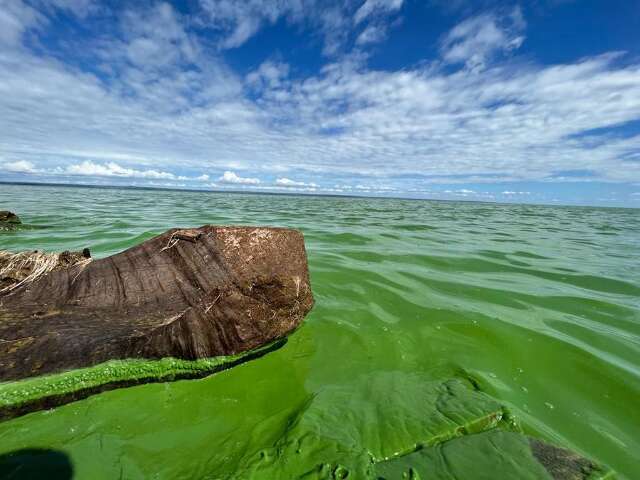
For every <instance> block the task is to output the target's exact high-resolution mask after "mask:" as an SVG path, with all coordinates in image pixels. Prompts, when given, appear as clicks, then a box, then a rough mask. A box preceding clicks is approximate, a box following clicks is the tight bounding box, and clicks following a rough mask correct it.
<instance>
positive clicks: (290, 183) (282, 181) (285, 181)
mask: <svg viewBox="0 0 640 480" xmlns="http://www.w3.org/2000/svg"><path fill="white" fill-rule="evenodd" d="M276 185H278V186H281V187H313V188H315V187H317V186H318V185H316V184H315V183H306V182H298V181H295V180H291V179H290V178H286V177H280V178H278V179H276Z"/></svg>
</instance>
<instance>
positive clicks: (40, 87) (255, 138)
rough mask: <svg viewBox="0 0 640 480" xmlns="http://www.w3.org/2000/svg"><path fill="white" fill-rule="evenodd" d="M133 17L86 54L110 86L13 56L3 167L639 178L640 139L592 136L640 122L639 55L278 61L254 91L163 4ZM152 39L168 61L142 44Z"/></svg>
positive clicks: (368, 180) (40, 58)
mask: <svg viewBox="0 0 640 480" xmlns="http://www.w3.org/2000/svg"><path fill="white" fill-rule="evenodd" d="M15 5H17V3H15ZM333 12H334V13H333V14H331V15H330V14H329V13H327V12H324V11H323V12H322V14H323V15H325V14H326V19H325V20H326V22H327V25H332V26H331V28H336V29H342V28H343V21H344V18H347V19H348V23H349V24H350V25H351V29H352V30H351V34H355V33H357V32H359V31H360V30H361V29H366V28H367V27H368V26H370V25H373V24H372V23H368V22H371V21H372V19H375V18H377V17H376V15H371V16H367V17H366V18H365V20H363V21H362V25H361V26H359V27H358V29H357V30H353V16H345V15H346V14H345V12H344V11H342V10H335V11H333ZM336 12H337V13H336ZM332 15H333V17H332ZM486 15H488V17H487V16H486ZM486 15H485V17H483V18H485V19H487V18H493V20H492V21H493V23H494V26H495V28H496V29H498V30H499V31H501V32H502V34H499V35H498V36H497V37H496V38H505V39H507V43H508V41H509V39H513V38H517V37H518V36H519V35H520V33H518V32H520V31H521V27H519V28H516V27H515V26H511V27H505V26H504V22H505V21H504V20H500V19H499V17H498V16H496V15H490V14H486ZM512 16H513V14H512ZM121 17H122V18H121V24H120V27H121V30H122V31H121V32H120V33H119V35H120V36H119V37H118V38H117V39H115V40H114V39H111V41H110V42H106V43H104V42H98V44H97V45H91V44H87V45H86V46H85V45H83V48H85V47H86V48H85V50H84V54H86V56H87V58H88V59H89V60H95V61H96V64H98V63H99V64H101V65H102V64H104V65H106V67H105V72H106V73H104V75H106V77H107V79H106V80H105V78H103V77H102V76H97V75H93V74H91V73H90V72H82V71H79V70H78V68H77V67H75V66H73V65H66V64H65V63H63V62H62V61H60V60H57V59H56V58H53V57H52V56H51V55H47V51H46V50H44V51H39V52H38V53H37V54H36V53H35V52H31V51H30V50H29V49H28V45H27V44H26V43H25V44H23V45H22V46H21V47H20V48H17V47H16V48H13V47H11V48H2V49H0V132H2V135H1V136H0V153H1V154H2V158H3V161H9V160H14V159H20V160H21V161H24V162H29V163H30V164H31V165H37V166H38V170H39V172H40V173H41V172H50V173H52V174H54V173H57V174H61V175H66V174H68V172H69V171H68V170H67V169H70V171H71V172H74V171H75V173H73V174H75V175H97V176H107V177H112V178H113V177H121V178H132V177H133V178H139V179H140V181H141V182H142V181H147V180H152V179H154V176H156V177H157V176H158V175H160V176H161V177H159V178H162V179H165V180H167V181H169V180H170V181H179V180H180V179H179V178H178V176H177V175H178V173H176V172H178V171H179V172H180V173H182V172H198V173H190V175H192V176H193V179H195V178H198V177H197V175H199V172H202V171H209V172H224V171H227V172H228V173H229V175H233V176H232V177H230V178H231V180H230V182H225V183H223V182H224V181H225V180H224V177H225V176H224V175H223V176H222V177H221V180H220V183H221V184H223V185H239V184H240V185H247V186H248V187H250V186H252V185H253V186H255V187H256V188H263V187H265V188H266V186H267V185H268V184H267V183H265V182H262V183H261V182H260V181H259V179H258V178H249V179H243V178H242V177H240V176H238V175H237V174H236V173H234V172H256V176H260V177H262V175H263V173H264V174H265V175H267V174H268V175H282V178H287V179H290V178H294V179H295V178H313V179H314V180H315V181H317V182H318V184H320V185H324V184H327V185H328V184H329V183H328V182H331V184H334V183H336V184H337V185H340V186H339V187H336V189H340V190H344V191H359V190H361V189H357V190H356V189H355V187H353V188H351V189H350V187H348V186H344V188H342V187H343V185H342V184H349V183H353V184H355V183H357V182H360V181H362V185H363V186H365V187H366V188H370V189H371V191H373V188H374V187H373V185H376V184H377V183H378V182H381V181H384V182H388V183H389V186H390V187H391V188H396V189H397V190H398V191H400V192H402V191H410V190H411V191H414V190H415V191H419V192H424V191H425V185H427V184H433V183H438V184H465V185H469V184H470V183H472V182H473V183H483V182H499V181H510V182H515V181H518V180H527V181H529V180H545V181H548V179H549V177H550V175H552V174H553V172H555V171H562V170H578V169H583V170H590V171H592V172H594V175H593V177H590V178H589V180H590V181H592V180H594V179H595V180H605V181H618V182H634V181H635V182H639V181H640V163H639V162H637V161H636V160H634V159H637V158H638V157H637V151H638V147H637V146H638V144H640V136H639V135H627V136H611V135H603V134H594V133H593V132H592V131H594V130H596V131H597V129H607V128H610V127H615V126H616V125H620V124H624V123H625V122H631V121H634V120H636V119H638V118H640V62H638V60H637V59H635V58H633V57H621V56H620V54H608V55H603V56H597V57H592V58H584V59H581V60H579V61H575V62H570V63H566V64H557V65H536V64H534V63H531V62H530V63H528V64H527V65H523V64H517V63H516V64H510V65H505V64H501V63H500V62H499V60H500V56H499V55H497V52H500V51H502V50H500V48H498V47H495V48H498V50H495V48H494V49H493V50H491V49H489V50H488V52H489V53H486V52H487V50H486V49H485V50H482V48H484V47H482V48H481V50H482V51H483V52H485V53H483V57H482V61H483V63H482V66H483V68H475V69H474V70H473V72H472V71H470V70H469V69H468V68H465V67H463V68H459V69H458V68H457V67H456V65H454V64H448V65H447V68H446V69H442V68H439V67H440V66H441V65H439V64H438V62H435V63H431V64H428V63H422V64H417V65H414V66H411V67H406V68H404V69H402V70H398V71H382V70H380V71H378V70H374V69H372V68H370V67H368V66H367V64H366V61H365V60H366V57H365V56H362V55H361V56H359V55H357V54H351V55H349V56H343V57H339V58H338V59H334V61H332V62H331V63H327V64H326V65H325V66H324V67H323V68H322V69H321V71H320V72H319V73H316V74H309V75H306V76H299V72H295V71H291V70H292V69H290V68H289V67H288V66H287V65H285V64H284V63H282V62H278V61H276V60H270V61H268V62H265V63H264V64H262V65H261V66H260V67H258V68H257V69H256V71H255V72H252V73H250V74H249V75H247V76H246V77H244V78H241V77H239V76H238V75H236V74H234V73H233V72H232V71H231V70H230V69H229V68H228V67H226V66H225V64H224V63H223V62H222V60H220V58H219V57H218V56H217V55H215V54H213V55H212V54H211V52H210V51H207V50H206V49H204V48H203V47H202V44H201V43H200V40H199V39H198V37H197V36H196V35H195V34H194V33H193V31H190V30H189V29H188V25H187V24H188V21H189V19H187V18H185V17H183V16H181V15H180V14H179V13H178V12H176V11H174V10H172V9H169V8H166V7H157V6H156V7H153V9H151V10H148V11H147V10H135V11H127V12H125V13H122V14H121ZM476 18H478V17H476ZM331 19H333V20H331ZM318 21H319V20H318ZM145 22H146V23H145ZM332 22H333V23H332ZM508 22H510V23H508V25H512V24H513V25H515V24H517V23H518V22H517V21H516V20H514V19H510V20H509V21H508ZM21 25H27V23H24V22H23V23H22V24H21ZM375 25H378V23H375ZM478 25H479V24H478ZM21 28H22V27H21ZM24 28H27V27H24ZM24 28H23V29H22V30H19V31H20V32H25V31H27V30H24ZM28 28H34V27H28ZM327 28H330V27H329V26H327ZM456 28H458V27H456ZM465 29H466V30H465ZM465 29H458V30H457V32H458V33H457V34H456V35H451V37H452V38H455V40H454V41H453V42H452V43H451V47H453V46H454V45H457V44H465V42H467V40H468V39H470V38H475V37H474V34H473V32H476V33H477V32H479V31H481V30H482V28H480V27H477V28H476V27H474V28H471V27H469V25H468V24H467V27H465ZM462 30H465V31H467V32H471V33H468V34H465V35H462V34H461V33H460V32H461V31H462ZM327 31H329V30H327ZM354 32H355V33H354ZM0 35H2V33H0ZM12 35H13V34H12ZM483 35H486V34H482V35H481V37H482V36H483ZM500 35H502V37H501V36H500ZM23 37H24V34H23V33H19V34H18V37H15V38H17V40H16V41H18V42H19V41H20V39H21V38H23ZM12 38H13V37H12ZM352 38H353V37H352ZM483 38H493V37H491V35H487V36H486V37H483ZM144 39H147V40H149V41H151V42H152V43H153V44H154V45H160V46H161V48H160V49H159V50H158V51H160V52H164V54H163V55H159V54H156V53H154V52H155V51H156V50H154V49H153V48H150V50H149V51H146V53H145V51H144V49H139V50H136V49H138V47H135V46H134V47H132V45H134V44H135V43H136V41H138V40H144ZM485 44H491V45H499V44H500V42H495V41H494V42H493V43H492V42H487V41H485V43H484V44H481V46H482V45H485ZM41 48H46V45H45V46H43V47H41ZM96 49H97V50H96ZM445 51H448V50H445ZM132 52H133V53H132ZM92 55H94V56H93V57H92ZM460 58H461V59H462V58H465V60H461V61H464V62H466V61H467V60H466V57H465V56H464V55H462V56H461V57H460ZM89 60H88V61H89ZM473 65H476V66H477V65H478V64H477V62H476V63H473V64H472V65H471V66H473ZM107 67H108V68H107ZM109 71H112V73H109ZM252 85H258V87H257V88H255V89H253V88H247V87H249V86H252ZM256 97H257V98H256ZM43 119H46V120H43ZM590 132H591V133H590ZM212 152H215V155H212ZM634 155H636V156H635V157H634ZM112 165H115V167H113V166H112ZM56 167H59V169H58V170H56ZM79 172H92V173H79ZM136 172H137V173H136ZM145 172H147V173H145ZM151 172H155V173H151ZM127 175H129V177H127ZM136 175H137V176H138V177H136ZM171 175H173V176H174V177H175V178H171V177H170V176H171ZM216 175H218V174H216ZM285 176H286V177H285ZM190 178H191V177H190ZM353 178H358V179H362V180H353ZM143 179H144V180H143ZM156 179H157V178H156ZM236 179H240V181H237V180H236ZM316 179H317V180H316ZM243 180H249V182H245V183H241V182H242V181H243ZM251 180H253V181H255V182H254V183H251V182H250V181H251ZM577 180H578V179H576V178H574V179H571V178H567V179H565V181H577ZM200 181H203V182H208V180H207V179H204V177H201V178H200ZM292 181H295V180H292ZM276 182H277V180H276ZM216 183H217V182H216ZM273 186H274V187H282V188H293V187H291V186H284V185H277V184H276V185H273ZM367 186H370V187H367ZM299 187H300V188H306V187H305V186H299ZM309 188H314V187H311V186H309ZM318 188H319V189H320V187H318ZM449 188H455V187H449ZM503 188H506V187H503ZM509 188H512V187H509ZM412 189H413V190H412ZM501 190H502V189H501ZM501 190H500V191H501ZM452 191H453V190H452ZM480 193H482V192H480ZM469 195H472V194H469Z"/></svg>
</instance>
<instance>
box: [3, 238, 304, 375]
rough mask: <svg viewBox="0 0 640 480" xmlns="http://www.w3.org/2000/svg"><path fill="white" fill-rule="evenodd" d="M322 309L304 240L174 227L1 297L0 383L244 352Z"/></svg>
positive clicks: (274, 337)
mask: <svg viewBox="0 0 640 480" xmlns="http://www.w3.org/2000/svg"><path fill="white" fill-rule="evenodd" d="M312 306H313V296H312V294H311V288H310V285H309V275H308V270H307V259H306V253H305V248H304V240H303V237H302V234H301V233H299V232H297V231H295V230H289V229H282V228H255V227H216V226H204V227H201V228H197V229H189V230H170V231H168V232H166V233H164V234H162V235H160V236H157V237H155V238H153V239H151V240H148V241H146V242H144V243H142V244H140V245H138V246H135V247H133V248H130V249H128V250H126V251H124V252H122V253H119V254H117V255H113V256H111V257H108V258H103V259H99V260H93V261H86V262H80V263H78V264H75V265H72V266H69V267H68V268H64V269H57V270H54V271H51V272H49V273H46V274H44V275H41V276H39V277H38V278H36V279H34V280H33V281H30V282H26V283H23V284H22V285H20V286H19V287H18V288H15V289H13V290H10V291H8V292H5V293H3V294H0V381H12V380H19V379H24V378H28V377H34V376H38V375H42V374H50V373H57V372H63V371H67V370H71V369H76V368H81V367H89V366H92V365H96V364H99V363H101V362H105V361H108V360H118V359H131V358H145V359H159V358H165V357H174V358H178V359H187V360H191V359H200V358H208V357H215V356H220V355H231V354H237V353H239V352H245V351H249V350H251V349H254V348H256V347H259V346H262V345H264V344H267V343H269V342H272V341H274V340H276V339H278V338H282V337H284V336H286V335H287V334H288V333H290V332H291V331H292V330H294V329H295V328H296V327H297V326H298V325H299V324H300V322H301V321H302V319H303V318H304V316H305V315H306V314H307V312H309V310H310V309H311V307H312Z"/></svg>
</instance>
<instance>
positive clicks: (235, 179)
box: [218, 171, 261, 185]
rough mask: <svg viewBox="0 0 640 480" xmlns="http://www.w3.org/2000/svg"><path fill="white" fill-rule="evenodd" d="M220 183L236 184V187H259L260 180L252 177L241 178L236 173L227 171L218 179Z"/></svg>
mask: <svg viewBox="0 0 640 480" xmlns="http://www.w3.org/2000/svg"><path fill="white" fill-rule="evenodd" d="M218 181H219V182H220V183H227V184H234V185H258V184H259V183H261V182H260V179H258V178H251V177H241V176H239V175H237V174H236V173H235V172H230V171H226V172H224V174H223V175H222V176H221V177H220V178H218Z"/></svg>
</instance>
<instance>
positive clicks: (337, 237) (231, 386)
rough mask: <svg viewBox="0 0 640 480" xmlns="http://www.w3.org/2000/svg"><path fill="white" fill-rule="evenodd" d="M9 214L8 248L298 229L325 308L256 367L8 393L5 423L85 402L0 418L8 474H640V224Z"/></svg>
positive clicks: (337, 211) (216, 197)
mask: <svg viewBox="0 0 640 480" xmlns="http://www.w3.org/2000/svg"><path fill="white" fill-rule="evenodd" d="M0 209H9V210H12V211H14V212H16V213H18V214H19V215H20V218H21V220H22V222H23V224H22V226H20V227H19V228H16V229H12V230H9V231H3V232H1V233H0V249H9V250H16V251H17V250H28V249H45V250H49V251H61V250H66V249H68V250H81V249H82V248H84V247H90V248H91V250H92V253H93V254H94V256H98V257H103V256H106V255H110V254H113V253H116V252H119V251H121V250H123V249H125V248H128V247H130V246H133V245H135V244H138V243H140V242H141V241H143V240H146V239H148V238H151V237H153V236H154V235H157V234H159V233H161V232H163V231H165V230H166V229H168V228H172V227H189V226H194V225H202V224H207V223H211V224H247V225H274V226H285V227H293V228H299V229H301V230H302V231H303V232H304V234H305V239H306V245H307V252H308V256H309V266H310V273H311V283H312V287H313V293H314V296H315V299H316V306H315V307H314V309H313V310H312V311H311V313H310V314H309V315H308V316H307V318H306V319H305V322H304V323H303V325H302V326H301V327H300V328H299V329H298V330H297V331H296V332H295V333H294V334H292V335H291V336H290V337H289V338H288V341H287V342H286V344H284V345H281V344H277V345H270V346H267V347H265V350H260V351H258V352H251V354H250V358H249V359H248V358H246V357H244V356H241V357H238V358H236V357H225V358H217V359H207V360H199V361H196V362H186V361H181V360H175V359H163V360H159V361H146V360H135V361H124V362H107V363H105V364H101V365H97V366H95V367H90V368H87V369H81V370H75V371H71V372H65V373H61V374H55V375H50V376H46V377H40V378H35V379H28V380H23V381H20V382H13V383H5V384H0V410H2V409H5V411H8V410H10V409H14V410H16V409H17V410H19V409H20V408H21V406H24V405H25V404H28V403H29V402H33V401H41V400H42V399H43V398H53V399H55V398H56V397H59V396H65V395H71V394H73V395H78V396H79V397H86V398H84V399H82V400H79V401H75V402H72V403H68V404H66V405H63V406H58V407H56V408H53V409H47V410H41V411H38V412H34V413H30V414H27V415H23V416H20V417H17V418H14V419H11V420H6V421H3V422H1V423H0V478H1V477H3V476H5V477H8V478H29V475H32V476H31V477H30V478H41V477H42V475H43V473H42V472H47V478H75V479H112V478H123V479H137V478H155V479H193V478H197V479H229V478H233V479H246V478H253V479H291V478H305V479H307V478H308V479H313V478H317V479H321V478H329V479H331V478H333V479H336V478H348V479H365V480H366V479H396V478H398V479H400V478H407V479H409V478H411V479H423V480H424V479H428V480H434V479H438V480H439V479H443V480H444V479H453V478H455V479H465V480H466V479H502V478H518V479H553V478H570V479H573V478H576V479H584V478H589V479H608V478H614V476H615V478H619V479H626V480H634V479H636V478H640V460H639V456H640V454H639V453H638V452H640V409H638V408H637V404H638V398H640V367H639V365H638V358H640V355H639V353H640V352H639V350H640V274H639V273H638V272H640V213H639V212H638V211H637V210H629V209H598V208H571V207H547V206H524V205H489V204H478V203H475V204H474V203H455V202H426V201H425V202H423V201H402V200H391V199H353V198H349V199H345V198H319V197H315V198H314V197H294V196H267V195H239V194H215V193H196V192H171V191H150V190H118V189H97V188H96V189H85V188H65V187H27V186H9V185H2V186H0ZM245 360H250V361H245ZM231 366H233V368H228V367H231ZM214 372H215V373H214ZM210 373H214V374H212V375H208V374H210ZM207 375H208V376H207ZM169 379H171V380H173V381H171V382H165V380H169ZM149 381H152V383H145V382H149ZM120 385H134V386H130V387H127V388H118V389H112V388H113V387H114V386H120ZM102 390H108V391H102ZM100 391H102V393H96V392H100ZM89 394H93V395H90V396H87V395H89ZM51 401H53V400H51ZM45 403H46V402H45ZM539 440H544V441H545V442H548V443H543V442H540V441H539ZM550 444H552V445H558V446H560V447H564V448H569V449H571V450H572V452H571V451H568V450H562V449H560V448H555V447H552V446H550ZM573 452H577V453H579V454H580V455H576V454H575V453H573ZM584 457H586V458H589V459H592V460H593V462H591V461H588V460H586V459H585V458H584ZM550 465H552V467H550ZM613 471H615V472H616V473H615V474H614V473H613ZM20 472H22V474H21V475H22V476H20ZM11 475H13V477H11ZM16 475H18V476H16ZM38 475H40V476H38Z"/></svg>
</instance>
